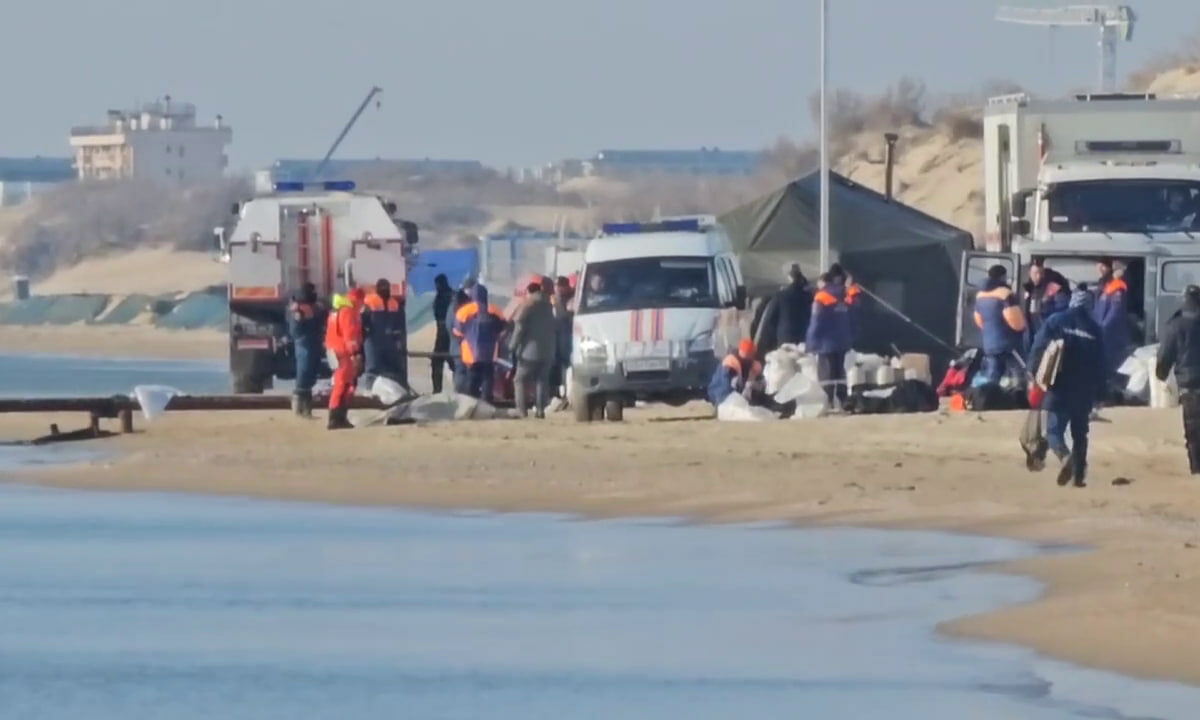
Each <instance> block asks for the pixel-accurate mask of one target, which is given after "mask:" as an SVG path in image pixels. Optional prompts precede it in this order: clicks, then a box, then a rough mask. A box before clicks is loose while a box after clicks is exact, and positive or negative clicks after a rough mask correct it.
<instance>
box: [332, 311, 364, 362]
mask: <svg viewBox="0 0 1200 720" xmlns="http://www.w3.org/2000/svg"><path fill="white" fill-rule="evenodd" d="M362 342H363V324H362V313H361V312H360V311H359V309H358V308H356V307H343V308H339V309H338V311H337V312H335V313H332V314H330V316H329V323H328V325H326V326H325V347H326V348H327V349H329V350H332V351H333V354H334V355H338V356H342V357H348V356H350V355H357V354H358V353H360V352H362Z"/></svg>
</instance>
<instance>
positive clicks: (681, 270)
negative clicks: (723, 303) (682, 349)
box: [578, 257, 720, 315]
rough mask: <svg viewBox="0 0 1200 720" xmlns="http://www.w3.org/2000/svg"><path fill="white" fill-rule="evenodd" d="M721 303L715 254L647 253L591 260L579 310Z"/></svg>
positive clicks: (705, 306) (713, 305) (585, 273)
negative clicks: (604, 260)
mask: <svg viewBox="0 0 1200 720" xmlns="http://www.w3.org/2000/svg"><path fill="white" fill-rule="evenodd" d="M719 306H720V305H719V303H718V302H717V293H716V283H715V282H714V280H713V263H712V258H707V257H646V258H629V259H624V260H610V261H608V262H596V263H588V264H587V266H586V267H585V268H584V285H583V294H582V295H581V296H580V302H579V310H578V313H579V314H581V315H584V314H588V313H599V312H612V311H615V310H637V309H640V308H673V307H677V308H715V307H719Z"/></svg>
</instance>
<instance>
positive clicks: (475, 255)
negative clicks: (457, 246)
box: [408, 248, 479, 295]
mask: <svg viewBox="0 0 1200 720" xmlns="http://www.w3.org/2000/svg"><path fill="white" fill-rule="evenodd" d="M440 273H445V275H446V279H447V280H449V281H450V287H458V286H459V285H461V284H462V281H463V278H465V277H467V276H468V275H476V274H478V273H479V251H478V250H476V249H474V248H465V249H462V250H423V251H421V254H420V256H419V257H418V258H417V265H416V266H415V267H414V268H413V269H412V270H411V271H410V272H409V273H408V288H409V292H411V293H412V294H413V295H424V294H425V293H431V292H433V291H434V288H433V279H434V278H435V277H437V275H438V274H440Z"/></svg>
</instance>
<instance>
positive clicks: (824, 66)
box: [819, 0, 829, 272]
mask: <svg viewBox="0 0 1200 720" xmlns="http://www.w3.org/2000/svg"><path fill="white" fill-rule="evenodd" d="M828 35H829V0H821V210H820V212H821V252H820V257H821V267H820V268H819V272H825V271H826V270H828V269H829V135H828V131H829V127H828V112H829V109H828V107H827V105H826V99H827V97H826V96H827V88H826V85H827V84H828V81H829V45H828Z"/></svg>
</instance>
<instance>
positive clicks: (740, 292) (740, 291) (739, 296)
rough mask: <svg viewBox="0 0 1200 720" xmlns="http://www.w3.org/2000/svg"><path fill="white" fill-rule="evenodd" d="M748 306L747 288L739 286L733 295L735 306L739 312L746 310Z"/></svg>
mask: <svg viewBox="0 0 1200 720" xmlns="http://www.w3.org/2000/svg"><path fill="white" fill-rule="evenodd" d="M746 305H747V297H746V286H745V285H738V286H737V290H735V291H734V293H733V306H734V307H735V308H737V309H738V310H745V309H746Z"/></svg>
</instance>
